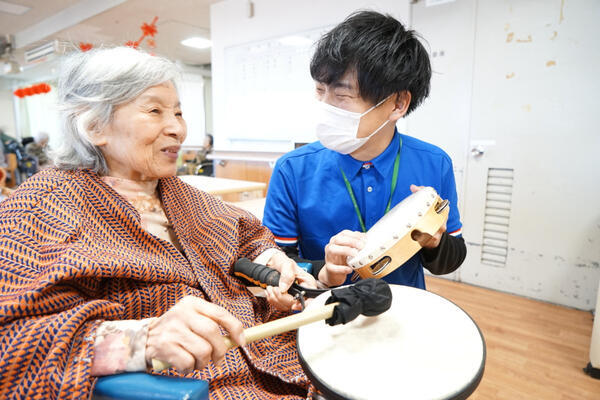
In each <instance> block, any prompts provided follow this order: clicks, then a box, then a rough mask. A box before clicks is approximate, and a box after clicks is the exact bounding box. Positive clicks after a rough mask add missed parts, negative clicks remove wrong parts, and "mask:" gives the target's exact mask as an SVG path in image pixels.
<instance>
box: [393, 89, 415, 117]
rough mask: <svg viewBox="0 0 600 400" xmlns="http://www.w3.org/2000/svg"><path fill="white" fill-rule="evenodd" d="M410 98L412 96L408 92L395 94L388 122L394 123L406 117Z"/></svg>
mask: <svg viewBox="0 0 600 400" xmlns="http://www.w3.org/2000/svg"><path fill="white" fill-rule="evenodd" d="M411 98H412V96H411V95H410V92H409V91H408V90H403V91H401V92H400V93H398V94H396V98H395V99H394V110H393V111H392V114H391V115H390V118H389V119H390V121H392V122H396V121H398V120H399V119H400V118H402V117H404V116H405V115H406V112H407V111H408V107H409V106H410V100H411Z"/></svg>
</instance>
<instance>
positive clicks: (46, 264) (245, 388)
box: [0, 169, 308, 399]
mask: <svg viewBox="0 0 600 400" xmlns="http://www.w3.org/2000/svg"><path fill="white" fill-rule="evenodd" d="M158 189H159V193H160V197H161V199H162V202H163V205H164V208H165V213H166V214H167V217H168V219H169V221H170V222H171V223H172V224H173V228H174V231H175V233H176V235H177V238H178V240H179V242H180V243H181V246H182V247H183V249H184V253H185V256H183V255H182V254H181V253H180V252H179V251H178V250H177V249H176V248H175V246H173V245H172V244H171V243H169V242H166V241H163V240H161V239H159V238H157V237H155V236H153V235H151V234H149V233H148V232H146V231H145V230H143V228H142V226H141V224H140V217H139V214H138V213H137V211H136V210H135V209H134V208H133V206H131V205H130V204H129V203H128V202H127V201H126V200H125V199H124V198H123V197H121V196H120V195H119V194H117V193H116V192H115V191H114V190H113V189H112V188H110V187H109V186H108V185H106V184H105V183H104V182H102V180H101V179H100V178H99V177H98V176H97V175H96V174H95V173H92V172H90V171H86V170H81V171H76V172H66V171H60V170H56V169H49V170H44V171H42V172H40V173H38V174H37V175H35V176H33V177H32V178H30V179H29V180H27V181H26V182H25V183H23V184H22V185H21V187H19V189H18V190H17V191H16V192H15V193H14V194H13V195H12V196H11V197H10V198H9V199H7V200H5V201H4V202H2V203H0V398H9V397H11V396H14V397H16V398H43V399H56V398H73V399H81V398H89V396H90V393H91V391H92V388H93V384H94V382H95V381H94V378H93V377H91V376H90V366H91V359H92V357H93V354H92V353H93V341H94V332H95V329H96V327H97V326H98V324H99V323H100V322H102V321H103V320H123V319H142V318H147V317H153V316H160V315H162V314H163V313H164V312H166V311H167V310H168V309H169V308H170V307H172V306H173V305H174V304H175V303H176V302H177V301H178V300H180V299H181V298H183V297H184V296H186V295H195V296H199V297H202V298H204V299H206V300H208V301H211V302H212V303H215V304H218V305H219V306H222V307H224V308H225V309H227V310H228V311H230V312H231V313H233V314H234V315H236V316H237V318H238V319H239V320H240V321H241V322H242V324H243V325H244V327H250V326H254V325H256V324H259V323H263V322H266V321H268V320H271V319H276V318H279V317H281V316H282V315H281V314H280V313H278V312H277V311H275V310H274V309H273V308H272V307H271V306H270V305H269V304H268V303H267V302H266V301H264V299H258V298H256V297H254V296H253V295H252V294H251V293H250V292H249V291H248V290H247V289H246V288H245V286H244V285H243V284H242V283H241V282H240V281H239V280H238V279H236V278H234V277H232V276H231V274H230V268H231V266H232V264H233V263H234V262H235V261H236V260H237V259H238V258H240V257H248V258H251V259H252V258H254V257H256V256H258V255H259V254H260V253H262V252H263V251H264V250H266V249H267V248H270V247H274V246H275V244H274V242H273V237H272V235H271V233H270V232H269V231H268V230H267V229H266V228H264V227H263V226H262V225H261V224H260V221H258V220H257V219H256V218H254V217H253V216H251V215H250V214H249V213H246V212H245V211H242V210H240V209H237V208H234V207H231V206H229V205H227V204H225V203H223V202H221V201H219V200H218V199H215V198H214V197H212V196H210V195H208V194H206V193H204V192H201V191H199V190H197V189H195V188H193V187H191V186H189V185H187V184H185V183H183V182H182V181H181V180H180V179H178V178H176V177H172V178H166V179H161V180H160V181H159V186H158ZM295 347H296V341H295V333H287V334H282V335H278V336H275V337H271V338H267V339H264V340H260V341H257V342H255V343H252V344H249V345H247V346H246V347H245V348H243V349H240V348H236V349H232V350H229V351H228V352H227V355H226V360H225V362H224V363H223V365H222V366H221V367H220V368H218V367H216V366H215V365H214V364H212V363H211V364H210V365H209V366H208V367H206V368H205V369H204V370H202V371H195V372H193V373H192V374H190V376H193V377H197V378H201V379H206V380H208V381H209V382H210V396H211V398H215V399H234V398H241V399H254V398H256V399H297V398H302V397H306V395H307V388H308V380H307V378H306V376H305V375H304V373H303V372H302V369H301V367H300V365H299V363H298V358H297V354H296V350H295ZM166 373H167V374H170V375H177V373H176V372H174V371H173V370H170V371H167V372H166Z"/></svg>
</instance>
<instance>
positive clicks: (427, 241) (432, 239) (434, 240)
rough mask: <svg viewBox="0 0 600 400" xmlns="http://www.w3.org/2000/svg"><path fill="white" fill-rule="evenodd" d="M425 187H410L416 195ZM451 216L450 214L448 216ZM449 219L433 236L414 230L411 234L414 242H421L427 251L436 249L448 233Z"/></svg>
mask: <svg viewBox="0 0 600 400" xmlns="http://www.w3.org/2000/svg"><path fill="white" fill-rule="evenodd" d="M423 188H424V186H416V185H410V191H411V192H413V193H415V192H416V191H418V190H421V189H423ZM448 215H449V214H448ZM447 221H448V218H447V217H446V221H444V224H443V225H442V226H441V227H440V229H438V231H437V232H436V233H435V234H433V236H432V235H430V234H429V233H425V232H421V231H418V230H414V231H412V233H411V237H412V239H413V240H415V241H417V242H419V245H420V246H421V247H423V248H425V249H435V248H436V247H438V246H439V245H440V240H442V235H443V234H444V232H446V222H447Z"/></svg>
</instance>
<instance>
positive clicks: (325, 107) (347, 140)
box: [314, 95, 391, 154]
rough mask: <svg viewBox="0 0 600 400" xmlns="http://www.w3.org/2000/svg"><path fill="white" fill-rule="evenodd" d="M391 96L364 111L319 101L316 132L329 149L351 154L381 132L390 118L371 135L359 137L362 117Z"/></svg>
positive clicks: (316, 106)
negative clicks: (348, 109) (349, 109)
mask: <svg viewBox="0 0 600 400" xmlns="http://www.w3.org/2000/svg"><path fill="white" fill-rule="evenodd" d="M390 96H391V95H390ZM390 96H388V97H386V98H385V99H383V100H381V101H380V102H379V103H377V104H375V105H374V106H373V107H371V108H369V109H368V110H367V111H365V112H364V113H357V112H352V111H346V110H343V109H341V108H337V107H334V106H332V105H330V104H327V103H325V102H322V101H317V104H316V105H315V115H314V117H315V120H314V124H315V132H316V134H317V137H318V138H319V140H320V141H321V144H322V145H323V146H325V147H327V148H328V149H331V150H333V151H337V152H338V153H342V154H350V153H352V152H354V151H355V150H357V149H358V148H360V147H361V146H362V145H363V144H365V142H366V141H367V140H369V139H370V138H371V136H373V135H375V134H376V133H377V132H379V131H380V130H381V129H382V128H383V127H384V126H385V125H386V124H387V123H388V122H389V120H387V121H385V122H384V123H383V124H381V126H380V127H379V128H377V129H375V131H374V132H373V133H371V134H370V135H369V136H366V137H363V138H357V137H356V135H357V134H358V126H359V125H360V119H361V118H362V117H363V116H365V115H367V114H368V113H369V112H371V111H372V110H374V109H375V108H377V107H379V106H380V105H381V104H383V102H385V101H386V100H387V99H389V98H390Z"/></svg>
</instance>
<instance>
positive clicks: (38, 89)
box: [13, 83, 52, 99]
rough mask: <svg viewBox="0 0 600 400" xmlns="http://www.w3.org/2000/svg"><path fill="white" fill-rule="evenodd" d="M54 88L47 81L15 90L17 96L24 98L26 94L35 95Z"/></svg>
mask: <svg viewBox="0 0 600 400" xmlns="http://www.w3.org/2000/svg"><path fill="white" fill-rule="evenodd" d="M50 90H52V88H51V87H50V85H48V84H47V83H38V84H36V85H31V86H27V87H25V88H19V89H17V90H15V91H14V92H13V94H14V95H15V96H17V97H18V98H20V99H22V98H23V97H26V96H34V95H36V94H43V93H48V92H49V91H50Z"/></svg>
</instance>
